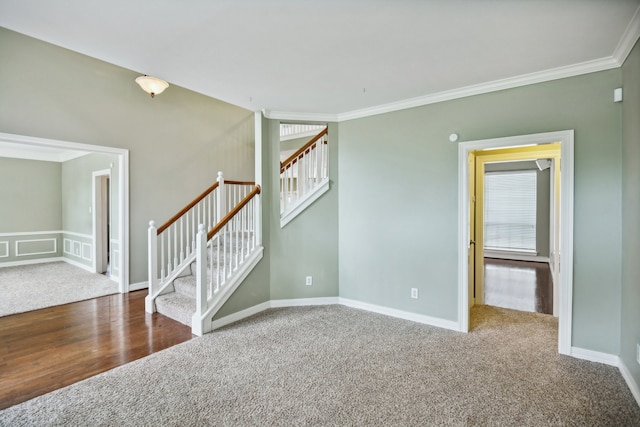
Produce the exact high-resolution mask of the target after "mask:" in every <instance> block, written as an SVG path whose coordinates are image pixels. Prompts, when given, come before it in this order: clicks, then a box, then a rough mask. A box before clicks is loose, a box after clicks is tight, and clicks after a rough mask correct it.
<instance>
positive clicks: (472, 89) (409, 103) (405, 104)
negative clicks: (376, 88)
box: [338, 57, 620, 122]
mask: <svg viewBox="0 0 640 427" xmlns="http://www.w3.org/2000/svg"><path fill="white" fill-rule="evenodd" d="M619 66H620V64H619V63H618V61H617V60H616V59H615V58H613V57H608V58H601V59H597V60H594V61H588V62H582V63H580V64H574V65H569V66H566V67H558V68H553V69H551V70H545V71H540V72H536V73H530V74H523V75H521V76H516V77H510V78H506V79H501V80H494V81H492V82H488V83H482V84H478V85H472V86H466V87H462V88H459V89H454V90H448V91H444V92H439V93H434V94H431V95H425V96H420V97H417V98H411V99H407V100H403V101H398V102H392V103H389V104H384V105H379V106H376V107H371V108H364V109H362V110H357V111H351V112H347V113H341V114H339V115H338V121H341V122H342V121H347V120H353V119H359V118H363V117H368V116H374V115H377V114H383V113H390V112H393V111H399V110H404V109H407V108H414V107H420V106H423V105H429V104H436V103H438V102H444V101H451V100H454V99H459V98H466V97H468V96H474V95H482V94H485V93H491V92H497V91H499V90H505V89H513V88H516V87H521V86H527V85H532V84H536V83H543V82H548V81H551V80H558V79H563V78H566V77H574V76H579V75H582V74H588V73H594V72H596V71H604V70H609V69H612V68H617V67H619Z"/></svg>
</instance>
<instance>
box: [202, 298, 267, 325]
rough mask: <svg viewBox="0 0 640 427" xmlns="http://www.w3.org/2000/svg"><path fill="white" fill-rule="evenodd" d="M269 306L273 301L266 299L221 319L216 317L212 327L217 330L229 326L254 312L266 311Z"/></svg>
mask: <svg viewBox="0 0 640 427" xmlns="http://www.w3.org/2000/svg"><path fill="white" fill-rule="evenodd" d="M269 308H271V301H266V302H263V303H261V304H258V305H254V306H253V307H249V308H246V309H244V310H241V311H238V312H235V313H233V314H230V315H228V316H224V317H221V318H220V319H216V320H214V321H213V322H211V327H212V329H213V330H216V329H218V328H222V327H223V326H227V325H229V324H231V323H234V322H237V321H239V320H242V319H245V318H247V317H249V316H253V315H254V314H258V313H260V312H261V311H265V310H267V309H269Z"/></svg>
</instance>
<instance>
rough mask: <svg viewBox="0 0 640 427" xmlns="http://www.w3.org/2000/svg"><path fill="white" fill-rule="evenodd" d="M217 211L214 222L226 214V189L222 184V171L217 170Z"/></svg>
mask: <svg viewBox="0 0 640 427" xmlns="http://www.w3.org/2000/svg"><path fill="white" fill-rule="evenodd" d="M217 196H218V203H217V205H218V211H217V212H216V215H217V216H216V224H217V223H218V222H220V220H221V219H222V218H223V217H224V216H225V215H226V214H227V190H226V189H225V185H224V176H222V171H220V172H218V191H217Z"/></svg>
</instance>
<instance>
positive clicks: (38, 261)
mask: <svg viewBox="0 0 640 427" xmlns="http://www.w3.org/2000/svg"><path fill="white" fill-rule="evenodd" d="M64 260H65V259H64V258H62V257H52V258H38V259H28V260H25V261H11V262H0V268H4V267H19V266H21V265H31V264H47V263H50V262H59V261H64Z"/></svg>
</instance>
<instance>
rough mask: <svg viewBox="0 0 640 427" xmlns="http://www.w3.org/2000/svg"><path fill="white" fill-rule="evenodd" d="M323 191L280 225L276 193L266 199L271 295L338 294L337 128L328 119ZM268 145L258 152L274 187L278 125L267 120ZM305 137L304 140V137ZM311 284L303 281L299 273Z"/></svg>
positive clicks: (277, 185) (277, 174) (277, 179)
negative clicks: (268, 163)
mask: <svg viewBox="0 0 640 427" xmlns="http://www.w3.org/2000/svg"><path fill="white" fill-rule="evenodd" d="M328 126H329V134H328V141H329V144H328V147H329V186H330V187H329V191H327V192H326V193H324V194H323V195H322V196H321V197H320V198H319V199H318V200H316V201H315V202H313V204H312V205H311V206H309V207H308V208H307V209H306V210H305V211H304V212H303V213H302V214H300V215H298V216H297V217H296V218H294V219H293V220H292V221H291V222H289V223H288V224H287V225H285V226H284V228H281V227H280V194H279V192H278V191H277V190H276V191H272V192H271V193H270V194H269V197H270V206H271V211H270V219H271V220H270V223H269V227H270V229H271V238H270V240H269V242H270V246H271V299H273V300H278V299H289V298H314V297H329V296H332V297H335V296H338V193H339V191H338V146H339V141H338V140H339V137H338V126H337V125H336V124H335V123H329V125H328ZM271 129H272V134H271V141H272V143H271V146H270V147H269V148H268V151H265V152H264V155H265V156H266V157H268V158H270V159H271V164H272V165H273V167H272V169H271V175H270V176H269V179H270V181H271V185H272V188H275V189H279V188H280V168H279V167H278V165H279V162H280V144H279V139H280V136H279V129H280V123H279V122H278V121H272V123H271ZM309 139H310V138H308V139H307V141H308V140H309ZM306 276H312V277H313V285H311V286H306V285H305V277H306Z"/></svg>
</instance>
